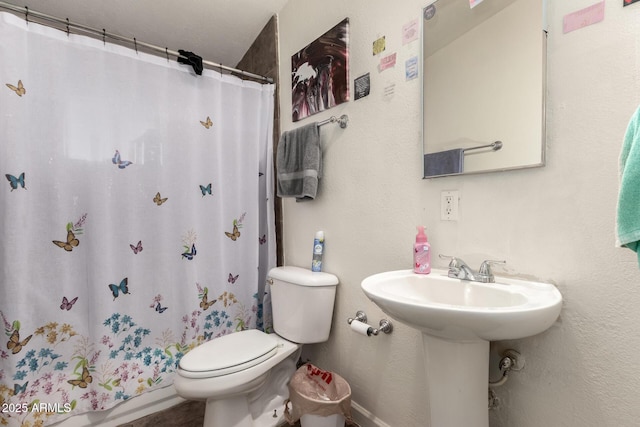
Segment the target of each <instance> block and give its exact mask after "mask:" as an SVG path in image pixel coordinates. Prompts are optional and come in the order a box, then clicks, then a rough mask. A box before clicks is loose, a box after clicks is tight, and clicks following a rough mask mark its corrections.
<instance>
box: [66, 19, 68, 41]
mask: <svg viewBox="0 0 640 427" xmlns="http://www.w3.org/2000/svg"><path fill="white" fill-rule="evenodd" d="M66 20H67V37H69V18H66Z"/></svg>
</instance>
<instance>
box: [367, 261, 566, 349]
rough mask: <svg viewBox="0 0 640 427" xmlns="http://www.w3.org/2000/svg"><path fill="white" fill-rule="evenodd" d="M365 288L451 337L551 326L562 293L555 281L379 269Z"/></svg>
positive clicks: (514, 334) (422, 325)
mask: <svg viewBox="0 0 640 427" xmlns="http://www.w3.org/2000/svg"><path fill="white" fill-rule="evenodd" d="M362 290H363V291H364V293H365V294H366V295H367V297H369V299H370V300H372V301H373V302H374V303H376V305H378V306H379V307H380V308H381V309H382V311H384V312H385V313H387V314H388V315H389V316H391V317H393V318H395V319H397V320H398V321H400V322H402V323H405V324H407V325H409V326H411V327H414V328H416V329H419V330H421V331H422V332H423V333H426V334H428V335H432V336H435V337H439V338H444V339H449V340H485V341H497V340H507V339H519V338H524V337H528V336H531V335H535V334H538V333H540V332H543V331H545V330H546V329H548V328H549V327H550V326H551V325H552V324H553V323H554V322H555V321H556V319H557V318H558V315H559V314H560V309H561V306H562V295H561V294H560V292H559V291H558V290H557V289H556V287H555V286H553V285H551V284H547V283H538V282H531V281H524V280H516V279H508V278H501V277H496V283H479V282H470V281H465V280H459V279H453V278H450V277H447V271H445V270H432V272H431V274H415V273H413V271H412V270H400V271H390V272H386V273H380V274H375V275H373V276H370V277H367V278H366V279H364V280H363V281H362Z"/></svg>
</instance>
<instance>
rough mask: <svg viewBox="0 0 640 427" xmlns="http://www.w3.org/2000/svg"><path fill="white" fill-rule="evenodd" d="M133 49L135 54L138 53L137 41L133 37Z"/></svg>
mask: <svg viewBox="0 0 640 427" xmlns="http://www.w3.org/2000/svg"><path fill="white" fill-rule="evenodd" d="M133 47H134V48H135V50H136V53H138V41H137V40H136V38H135V37H134V38H133Z"/></svg>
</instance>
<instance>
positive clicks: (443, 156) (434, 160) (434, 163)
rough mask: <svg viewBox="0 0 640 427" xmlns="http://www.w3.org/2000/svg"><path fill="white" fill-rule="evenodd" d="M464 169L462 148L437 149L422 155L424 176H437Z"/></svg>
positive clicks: (459, 171) (460, 171)
mask: <svg viewBox="0 0 640 427" xmlns="http://www.w3.org/2000/svg"><path fill="white" fill-rule="evenodd" d="M463 170H464V150H463V149H462V148H455V149H453V150H446V151H438V152H437V153H429V154H425V155H424V176H439V175H450V174H456V173H462V171H463Z"/></svg>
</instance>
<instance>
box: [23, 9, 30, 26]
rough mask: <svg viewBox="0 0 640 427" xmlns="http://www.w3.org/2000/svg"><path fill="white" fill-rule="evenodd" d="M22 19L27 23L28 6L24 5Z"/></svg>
mask: <svg viewBox="0 0 640 427" xmlns="http://www.w3.org/2000/svg"><path fill="white" fill-rule="evenodd" d="M24 20H25V22H26V23H27V25H29V7H28V6H25V7H24Z"/></svg>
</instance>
